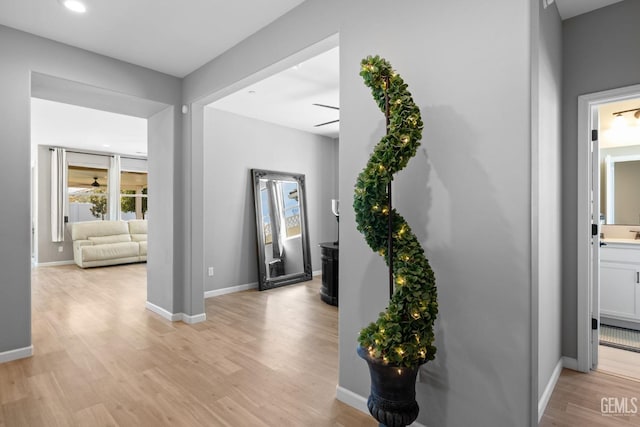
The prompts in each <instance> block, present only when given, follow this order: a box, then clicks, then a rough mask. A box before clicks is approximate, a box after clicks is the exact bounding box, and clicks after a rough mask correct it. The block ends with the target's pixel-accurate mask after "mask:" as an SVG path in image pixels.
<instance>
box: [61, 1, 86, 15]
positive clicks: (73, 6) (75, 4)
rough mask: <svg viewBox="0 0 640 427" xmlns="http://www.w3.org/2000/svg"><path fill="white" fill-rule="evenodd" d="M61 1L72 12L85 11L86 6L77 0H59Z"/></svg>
mask: <svg viewBox="0 0 640 427" xmlns="http://www.w3.org/2000/svg"><path fill="white" fill-rule="evenodd" d="M61 3H62V5H63V6H64V7H66V8H67V9H69V10H70V11H72V12H76V13H85V12H86V11H87V6H85V5H84V3H82V2H81V1H79V0H61Z"/></svg>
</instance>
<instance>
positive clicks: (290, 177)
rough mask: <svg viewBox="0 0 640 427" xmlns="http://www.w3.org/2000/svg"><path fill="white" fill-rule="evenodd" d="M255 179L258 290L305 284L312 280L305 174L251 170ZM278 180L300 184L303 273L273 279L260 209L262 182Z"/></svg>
mask: <svg viewBox="0 0 640 427" xmlns="http://www.w3.org/2000/svg"><path fill="white" fill-rule="evenodd" d="M251 175H252V179H253V205H254V208H255V218H256V237H257V239H256V243H257V246H256V249H257V252H258V290H260V291H264V290H266V289H273V288H277V287H279V286H285V285H291V284H293V283H299V282H304V281H307V280H311V279H312V276H313V275H312V271H311V249H310V246H309V230H308V226H307V199H306V197H307V196H306V188H305V177H304V174H299V173H288V172H277V171H271V170H265V169H251ZM261 179H276V180H286V181H295V182H297V183H298V201H299V204H300V227H301V228H300V229H301V241H302V264H303V271H302V272H300V273H293V274H287V275H284V276H279V277H276V278H273V279H270V278H268V277H267V266H266V264H265V253H264V251H265V241H264V232H263V229H262V218H261V216H262V210H261V209H260V200H261V199H260V180H261Z"/></svg>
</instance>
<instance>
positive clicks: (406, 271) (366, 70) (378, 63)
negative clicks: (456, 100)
mask: <svg viewBox="0 0 640 427" xmlns="http://www.w3.org/2000/svg"><path fill="white" fill-rule="evenodd" d="M361 65H362V68H361V72H360V75H361V76H362V78H363V79H364V82H365V84H366V85H367V86H368V87H369V88H371V93H372V95H373V98H374V99H375V101H376V103H377V104H378V107H380V109H381V110H382V111H383V112H384V113H385V116H386V119H387V134H386V135H385V136H384V137H383V138H382V139H381V140H380V142H379V143H378V144H377V145H376V147H375V148H374V150H373V153H372V154H371V157H370V158H369V161H368V163H367V166H366V167H365V168H364V169H363V171H362V172H361V173H360V175H358V179H357V182H356V186H355V194H354V200H353V207H354V210H355V215H356V223H357V226H358V230H359V231H360V232H361V233H362V234H363V235H364V237H365V239H366V241H367V244H368V245H369V246H370V247H371V249H373V251H375V252H378V253H380V255H382V256H384V259H385V261H386V262H387V265H389V268H390V273H391V274H390V280H391V281H392V285H391V286H392V289H393V288H394V287H395V290H394V291H393V295H392V296H391V300H390V301H389V305H388V307H387V309H386V310H385V311H384V312H382V313H380V316H379V317H378V319H377V320H376V322H374V323H371V324H370V325H369V326H367V327H365V328H364V329H362V331H361V332H360V336H359V338H358V341H359V343H360V346H361V347H362V348H363V349H366V350H367V351H368V353H369V356H370V357H372V358H376V359H380V360H381V361H382V362H383V363H385V364H389V365H393V366H416V365H420V364H422V363H425V362H426V361H429V360H433V358H434V357H435V353H436V348H435V347H434V345H433V341H434V333H433V324H434V321H435V320H436V317H437V315H438V302H437V291H436V286H435V276H434V274H433V271H432V270H431V266H430V265H429V262H428V261H427V259H426V257H425V255H424V250H423V248H422V246H421V245H420V242H419V241H418V239H417V238H416V236H415V235H414V234H413V232H412V231H411V228H410V227H409V224H407V222H406V221H405V219H404V218H403V217H402V216H401V215H400V214H398V213H397V212H396V210H395V209H394V208H393V207H392V206H391V199H390V192H391V181H392V180H393V175H394V174H395V173H396V172H398V171H400V170H401V169H403V168H404V167H405V166H406V165H407V163H408V162H409V159H411V158H412V157H413V156H415V154H416V150H417V148H418V146H419V145H420V139H421V138H422V127H423V123H422V118H421V116H420V110H419V108H418V106H417V105H416V104H415V103H414V102H413V98H412V97H411V93H409V91H408V90H407V85H406V84H405V83H404V81H403V80H402V78H401V77H400V75H398V74H397V73H396V72H395V71H394V70H393V68H392V67H391V65H390V64H389V62H387V61H386V60H385V59H383V58H380V57H379V56H374V57H371V56H369V57H367V58H365V59H363V60H362V63H361Z"/></svg>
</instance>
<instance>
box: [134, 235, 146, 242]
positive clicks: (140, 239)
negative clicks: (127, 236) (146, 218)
mask: <svg viewBox="0 0 640 427" xmlns="http://www.w3.org/2000/svg"><path fill="white" fill-rule="evenodd" d="M131 241H132V242H146V241H147V235H146V234H132V235H131Z"/></svg>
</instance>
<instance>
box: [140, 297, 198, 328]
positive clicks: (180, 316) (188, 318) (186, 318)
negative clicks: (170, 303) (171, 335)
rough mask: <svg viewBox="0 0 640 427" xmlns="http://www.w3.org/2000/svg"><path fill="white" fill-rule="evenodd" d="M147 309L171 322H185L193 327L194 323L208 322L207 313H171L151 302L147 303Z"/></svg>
mask: <svg viewBox="0 0 640 427" xmlns="http://www.w3.org/2000/svg"><path fill="white" fill-rule="evenodd" d="M146 307H147V310H149V311H153V312H154V313H156V314H158V315H160V316H162V317H163V318H165V319H167V320H169V321H171V322H179V321H183V322H184V323H188V324H190V325H192V324H194V323H200V322H204V321H205V320H207V315H206V314H205V313H200V314H194V315H189V314H185V313H171V312H169V311H167V310H165V309H164V308H162V307H159V306H157V305H155V304H154V303H151V302H149V301H147V303H146Z"/></svg>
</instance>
